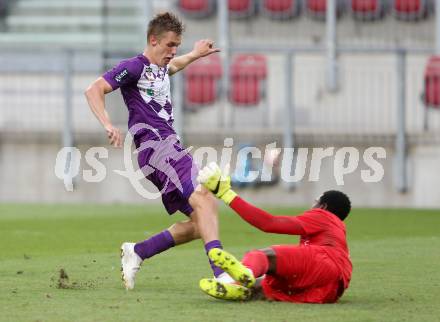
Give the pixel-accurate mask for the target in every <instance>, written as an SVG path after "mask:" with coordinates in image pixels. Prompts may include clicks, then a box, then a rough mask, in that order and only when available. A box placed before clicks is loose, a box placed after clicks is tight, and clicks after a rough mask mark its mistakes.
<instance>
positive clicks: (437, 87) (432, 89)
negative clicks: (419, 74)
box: [423, 56, 440, 108]
mask: <svg viewBox="0 0 440 322" xmlns="http://www.w3.org/2000/svg"><path fill="white" fill-rule="evenodd" d="M424 78H425V80H424V85H425V86H424V87H425V88H424V94H423V101H424V103H425V105H426V106H427V107H435V108H440V56H432V57H431V58H430V59H429V61H428V64H427V65H426V68H425V76H424Z"/></svg>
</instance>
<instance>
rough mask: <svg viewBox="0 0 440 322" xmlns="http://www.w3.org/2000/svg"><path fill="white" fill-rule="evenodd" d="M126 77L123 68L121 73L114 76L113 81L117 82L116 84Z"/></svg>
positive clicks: (125, 70)
mask: <svg viewBox="0 0 440 322" xmlns="http://www.w3.org/2000/svg"><path fill="white" fill-rule="evenodd" d="M127 76H128V70H127V68H125V69H124V70H122V71H121V72H119V74H116V75H115V81H117V82H118V83H120V82H122V81H123V80H124V79H125V78H126V77H127Z"/></svg>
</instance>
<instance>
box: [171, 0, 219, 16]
mask: <svg viewBox="0 0 440 322" xmlns="http://www.w3.org/2000/svg"><path fill="white" fill-rule="evenodd" d="M178 6H179V9H180V11H182V12H183V13H184V14H185V15H187V16H189V17H193V18H203V17H208V16H210V15H211V14H213V13H214V11H215V0H178Z"/></svg>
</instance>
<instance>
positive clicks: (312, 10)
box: [305, 0, 344, 20]
mask: <svg viewBox="0 0 440 322" xmlns="http://www.w3.org/2000/svg"><path fill="white" fill-rule="evenodd" d="M305 1H306V9H307V13H308V15H309V16H310V17H312V18H314V19H318V20H325V15H326V10H327V0H305ZM343 10H344V0H336V17H340V16H341V14H342V12H343Z"/></svg>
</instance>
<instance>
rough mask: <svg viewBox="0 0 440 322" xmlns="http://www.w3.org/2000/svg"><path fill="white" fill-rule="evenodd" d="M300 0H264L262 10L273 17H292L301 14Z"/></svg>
mask: <svg viewBox="0 0 440 322" xmlns="http://www.w3.org/2000/svg"><path fill="white" fill-rule="evenodd" d="M300 11H301V2H300V1H299V0H262V1H261V12H262V13H263V14H264V15H266V16H268V17H270V18H272V19H290V18H293V17H296V16H298V15H299V13H300Z"/></svg>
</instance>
